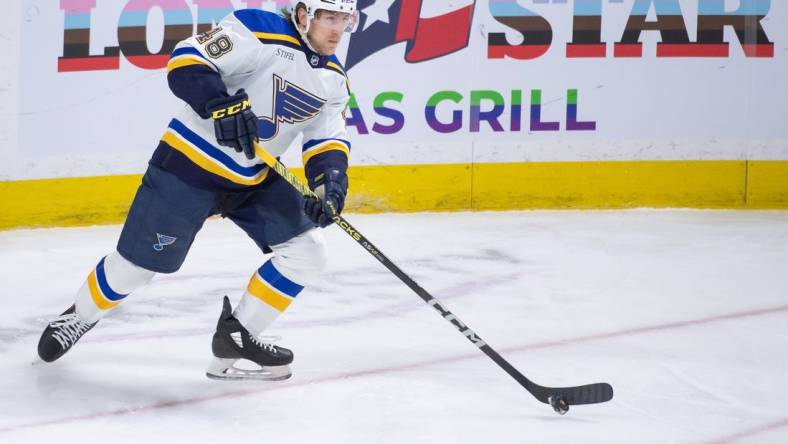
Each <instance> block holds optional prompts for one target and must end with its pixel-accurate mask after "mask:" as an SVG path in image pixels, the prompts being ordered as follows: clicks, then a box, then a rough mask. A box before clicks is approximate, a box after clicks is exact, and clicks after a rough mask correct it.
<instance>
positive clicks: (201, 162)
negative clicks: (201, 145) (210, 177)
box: [161, 130, 270, 185]
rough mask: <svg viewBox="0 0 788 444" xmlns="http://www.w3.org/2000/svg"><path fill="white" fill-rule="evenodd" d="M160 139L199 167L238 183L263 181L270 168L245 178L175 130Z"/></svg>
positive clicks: (252, 183)
mask: <svg viewBox="0 0 788 444" xmlns="http://www.w3.org/2000/svg"><path fill="white" fill-rule="evenodd" d="M161 140H162V141H163V142H164V143H166V144H167V145H169V146H171V147H172V148H174V149H176V150H178V151H180V152H181V153H182V154H183V155H184V156H186V157H188V158H189V160H191V161H192V162H194V163H195V164H197V165H198V166H199V167H200V168H202V169H204V170H206V171H209V172H211V173H213V174H216V175H217V176H221V177H224V178H225V179H227V180H229V181H231V182H233V183H237V184H240V185H257V184H259V183H260V182H262V181H264V180H265V178H266V177H268V172H269V171H270V169H269V168H268V167H266V168H264V169H263V170H262V171H261V172H260V175H259V176H257V177H256V178H252V179H249V178H245V177H242V176H239V175H237V174H235V173H233V172H230V171H228V170H227V169H225V168H224V167H222V166H220V165H219V164H218V163H216V162H215V161H214V160H212V159H211V158H210V157H208V156H206V155H205V154H203V153H202V152H200V151H198V150H196V149H195V148H194V147H192V146H191V145H190V144H188V143H186V142H185V141H184V140H183V139H181V138H180V137H178V136H177V135H176V134H175V132H173V131H172V130H168V131H167V132H166V133H164V136H163V137H162V138H161Z"/></svg>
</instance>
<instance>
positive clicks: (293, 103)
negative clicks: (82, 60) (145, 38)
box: [151, 9, 350, 189]
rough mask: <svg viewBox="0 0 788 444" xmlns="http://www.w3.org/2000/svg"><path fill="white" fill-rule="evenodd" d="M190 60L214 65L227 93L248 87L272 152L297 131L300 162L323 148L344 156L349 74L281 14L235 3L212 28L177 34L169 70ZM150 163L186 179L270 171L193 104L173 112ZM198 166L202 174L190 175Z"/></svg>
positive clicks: (234, 185)
mask: <svg viewBox="0 0 788 444" xmlns="http://www.w3.org/2000/svg"><path fill="white" fill-rule="evenodd" d="M195 65H197V66H205V67H208V68H210V69H211V70H213V71H215V72H217V73H218V74H219V75H220V76H221V79H222V81H223V82H224V84H225V85H226V87H227V91H228V92H229V94H235V93H236V91H237V90H239V89H241V88H243V89H244V90H245V91H246V93H247V94H248V95H249V101H250V103H251V107H252V111H254V113H255V114H256V115H257V117H258V120H259V124H258V130H259V131H258V135H259V138H260V143H261V144H262V145H263V146H264V147H265V149H266V150H268V151H269V152H270V153H271V154H273V155H274V156H279V155H281V154H283V153H284V152H285V150H287V148H288V147H289V146H290V145H291V143H292V142H293V140H294V139H295V138H296V137H297V136H298V135H299V134H303V161H304V165H305V166H307V165H308V163H309V162H310V161H311V160H313V159H315V158H316V157H318V156H320V155H321V154H324V153H328V152H335V153H334V155H336V152H339V153H343V154H344V156H345V158H344V160H345V161H346V159H347V157H348V156H349V154H350V143H349V142H348V140H347V133H346V127H345V118H344V110H345V107H346V106H347V102H348V100H349V88H348V80H347V76H346V74H345V72H344V69H343V68H342V65H341V64H340V63H339V61H338V60H337V59H336V57H334V56H329V57H325V56H319V55H317V54H315V53H313V52H312V51H310V50H309V49H308V48H307V47H306V45H305V44H304V42H303V41H302V40H301V38H300V36H299V35H298V33H297V31H296V29H295V27H294V26H293V25H292V24H291V23H290V22H288V21H287V20H286V19H285V18H283V17H281V16H279V15H276V14H273V13H270V12H265V11H261V10H254V9H245V10H239V11H235V12H234V13H232V14H230V15H228V16H227V17H226V18H224V19H223V20H222V21H221V22H220V23H219V25H218V26H217V27H216V28H214V29H212V30H210V31H208V32H205V33H203V34H199V35H196V36H193V37H191V38H189V39H186V40H184V41H182V42H180V43H179V44H178V45H177V46H176V48H175V50H174V51H173V53H172V56H171V58H170V61H169V64H168V65H167V71H168V73H172V72H173V71H174V70H179V69H184V68H187V67H193V66H195ZM194 83H195V84H194V85H193V87H194V88H199V82H194ZM190 87H191V86H190ZM151 163H153V164H159V165H163V164H166V169H168V170H170V171H173V170H174V172H175V173H176V174H178V175H180V176H184V175H186V176H188V177H189V178H190V179H192V180H189V181H190V182H199V183H205V184H210V185H209V187H211V188H213V187H218V188H225V189H238V188H245V187H248V186H254V185H257V184H260V183H261V182H262V181H263V180H264V179H265V178H266V177H267V175H268V168H267V167H266V166H265V165H264V164H263V163H262V161H260V160H259V159H253V160H249V159H247V158H246V157H245V156H244V154H243V153H237V152H236V151H235V150H233V149H232V148H229V147H224V146H221V145H219V144H218V143H217V141H216V137H215V135H214V122H213V120H212V119H210V118H208V119H205V118H203V117H201V116H200V115H199V114H198V113H197V112H195V110H194V109H193V108H192V107H191V106H186V107H184V109H183V110H182V111H181V112H180V113H178V114H177V116H176V117H175V118H174V119H172V121H171V122H170V124H169V127H168V128H167V131H166V132H165V134H164V136H163V137H162V140H161V143H160V145H159V148H158V149H157V153H155V154H154V157H153V159H152V160H151ZM201 174H202V175H206V176H205V177H195V176H198V175H201ZM217 176H218V177H217Z"/></svg>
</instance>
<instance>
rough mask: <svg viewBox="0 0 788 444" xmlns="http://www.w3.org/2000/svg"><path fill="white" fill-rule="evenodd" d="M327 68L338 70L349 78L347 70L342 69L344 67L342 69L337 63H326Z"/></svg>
mask: <svg viewBox="0 0 788 444" xmlns="http://www.w3.org/2000/svg"><path fill="white" fill-rule="evenodd" d="M326 66H328V67H331V68H334V69H336V70H337V71H339V72H341V73H342V75H343V76H345V77H347V74H345V70H344V69H342V67H340V66H339V65H337V64H336V63H334V62H328V63H326Z"/></svg>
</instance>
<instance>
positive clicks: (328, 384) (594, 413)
mask: <svg viewBox="0 0 788 444" xmlns="http://www.w3.org/2000/svg"><path fill="white" fill-rule="evenodd" d="M348 219H350V220H351V222H353V223H354V224H355V225H356V226H357V228H359V229H360V230H361V231H362V233H364V234H365V235H366V236H367V237H368V238H370V239H371V240H372V241H373V242H375V243H376V244H377V246H378V247H379V248H380V249H381V250H382V251H383V252H384V253H385V254H386V255H388V257H389V258H391V259H392V261H393V262H394V263H396V264H398V265H399V266H401V267H402V268H403V269H404V270H405V271H406V272H407V273H409V274H410V276H411V277H413V278H414V279H415V280H416V281H417V282H419V283H420V284H421V285H422V286H424V287H425V288H426V289H427V290H428V291H430V292H431V293H432V294H433V295H434V296H436V297H438V298H439V299H440V300H441V301H442V302H444V304H445V305H446V306H447V307H448V308H449V309H450V310H452V311H453V312H454V313H455V314H456V315H457V316H458V317H459V318H460V319H461V320H463V321H464V322H465V323H466V324H468V325H469V326H470V327H471V328H473V329H474V330H476V332H477V333H478V334H479V335H480V336H481V337H482V338H483V339H484V340H486V341H487V342H488V343H489V344H490V345H491V346H492V347H493V348H495V349H496V350H497V351H499V352H500V353H501V354H502V355H503V356H504V357H505V358H506V359H508V360H509V361H510V362H511V363H512V364H513V365H515V366H516V367H517V368H518V369H519V370H520V371H522V372H523V373H524V374H525V375H526V376H528V377H529V378H531V379H532V380H534V381H536V382H538V383H540V384H543V385H554V386H562V385H577V384H586V383H592V382H602V381H605V382H610V383H611V384H612V385H613V387H614V389H615V391H616V392H615V393H616V395H615V398H614V399H613V401H611V402H609V403H606V404H600V405H592V406H575V407H573V408H572V409H571V410H570V412H569V413H568V414H567V415H566V416H563V417H561V416H558V415H556V414H555V413H553V411H552V409H551V408H550V407H549V406H547V405H544V404H541V403H539V402H537V401H536V400H534V399H533V398H532V397H531V396H530V395H529V394H528V393H527V392H526V391H525V390H523V389H522V388H521V387H520V386H519V385H518V384H517V383H515V382H514V380H513V379H511V378H510V377H509V376H508V375H507V374H506V373H504V372H503V371H502V370H501V369H499V368H498V367H497V366H496V365H495V364H494V363H493V362H492V361H491V360H490V359H489V358H487V357H486V356H484V355H483V354H482V353H481V352H479V351H478V350H477V349H476V348H475V347H473V346H472V345H471V344H470V343H469V342H468V341H467V340H466V339H465V338H463V337H462V335H460V334H459V333H458V332H457V331H456V330H455V329H454V328H453V327H452V326H451V325H449V324H448V323H447V322H446V321H445V320H443V319H441V318H440V317H439V316H438V315H437V313H436V312H435V311H434V310H433V309H432V308H430V307H428V306H426V305H425V304H424V303H423V302H422V301H421V300H420V299H419V298H418V297H417V296H416V295H415V294H413V293H412V292H411V290H409V289H408V288H407V287H406V286H405V285H404V284H402V283H401V282H400V281H398V280H396V278H395V277H394V276H393V275H392V274H391V273H390V272H389V271H387V270H386V269H385V268H384V267H383V266H382V265H380V264H379V263H378V262H377V261H376V260H375V259H374V258H372V257H371V256H370V255H368V254H367V253H366V252H365V251H364V250H363V249H362V248H361V247H359V246H358V245H356V244H355V243H354V242H353V241H352V240H351V239H349V238H348V237H347V236H345V235H344V234H343V233H342V232H341V231H339V230H337V229H336V228H333V227H332V228H330V229H327V230H326V236H327V238H328V243H329V246H330V257H331V261H330V264H329V268H328V270H327V273H326V275H325V277H324V278H323V279H322V280H321V281H320V283H319V284H318V285H316V286H315V287H313V288H309V289H307V290H306V291H305V292H303V293H302V294H301V295H299V297H298V298H297V301H296V303H295V304H294V305H293V306H292V307H291V309H290V310H289V312H288V313H286V315H285V316H283V317H282V318H281V319H280V320H279V321H278V322H277V323H276V324H275V325H274V326H273V328H272V329H271V333H273V334H278V335H282V336H283V340H282V343H281V344H282V345H285V346H287V347H290V348H292V349H293V350H294V351H295V355H296V360H295V362H294V365H293V370H294V377H293V378H292V379H290V380H289V381H286V382H268V383H261V382H240V383H239V382H221V381H213V380H209V379H207V378H206V377H205V376H204V371H205V368H206V366H207V364H208V362H209V361H210V337H211V335H212V333H213V328H214V322H216V319H217V317H218V315H219V309H220V301H221V296H222V295H224V294H228V295H230V296H231V299H232V300H233V301H234V302H235V301H237V300H238V298H239V297H240V294H241V292H242V291H243V289H244V287H245V286H246V283H247V281H248V279H249V277H250V276H251V274H252V273H253V271H254V270H255V269H256V268H257V267H259V266H260V265H261V264H262V263H263V262H264V257H263V256H262V254H261V253H260V252H259V251H258V250H257V249H256V247H255V246H254V244H253V243H252V242H251V241H250V240H249V239H248V238H247V237H246V235H245V234H244V233H243V232H241V231H240V230H239V229H237V228H236V227H234V226H233V225H232V224H231V223H230V222H228V221H222V220H211V221H209V222H208V223H207V224H206V226H205V228H204V229H203V231H202V232H201V233H200V235H199V236H198V238H197V241H196V242H195V244H194V246H193V248H192V251H191V253H190V256H189V257H188V258H187V260H186V263H185V264H184V266H183V268H182V269H181V271H179V272H178V273H176V274H173V275H159V276H157V277H156V278H155V279H154V281H153V283H152V284H151V285H149V286H148V287H146V288H144V289H142V290H140V291H138V292H137V293H135V294H133V295H132V296H130V297H129V298H128V299H127V300H126V301H125V302H124V303H123V304H121V306H120V307H119V308H118V309H117V310H116V311H114V312H113V313H112V314H111V315H110V316H108V317H107V318H105V319H104V320H102V321H101V322H100V323H99V325H98V326H97V327H96V328H95V329H94V330H92V331H91V332H89V333H88V335H87V336H85V338H83V340H82V341H81V342H80V343H79V344H78V345H77V346H76V348H74V349H73V350H72V351H71V352H70V353H69V354H68V355H66V356H65V357H64V358H62V359H61V360H60V361H58V362H56V363H54V364H40V365H35V366H34V365H31V362H32V360H33V358H34V356H35V346H36V342H37V340H38V335H39V334H40V331H41V330H42V329H43V327H44V325H45V322H46V319H47V317H49V316H52V315H54V314H58V313H60V312H61V311H63V310H64V309H65V308H67V307H68V306H69V305H70V304H71V303H72V301H73V295H74V293H75V292H76V290H77V289H78V288H79V286H80V285H81V283H82V281H83V280H84V279H85V277H86V275H87V273H88V272H89V271H90V270H91V268H92V267H93V266H95V264H96V262H97V261H98V259H99V258H100V257H101V256H103V255H104V254H107V253H108V252H110V251H111V250H112V249H113V248H114V245H115V242H116V239H117V236H118V234H119V231H120V227H119V226H109V227H92V228H74V229H46V230H16V231H7V232H0V282H2V283H3V286H4V288H3V290H4V296H3V297H2V302H3V304H2V307H3V309H2V313H3V316H2V321H0V374H1V375H2V378H0V442H2V443H28V442H57V443H72V442H73V443H86V442H111V443H113V444H119V443H140V442H150V443H158V442H188V443H200V442H211V443H217V442H222V443H224V442H226V443H239V444H240V443H252V442H260V443H280V442H282V443H285V442H286V443H318V442H319V443H444V442H446V443H448V442H451V443H551V444H552V443H673V442H675V443H728V442H737V443H738V442H746V443H786V442H788V407H786V406H787V405H788V384H786V377H788V360H786V356H785V355H786V351H788V213H786V212H725V211H652V210H637V211H623V212H622V211H600V212H570V211H567V212H503V213H459V214H457V213H454V214H410V215H374V216H366V215H349V216H348Z"/></svg>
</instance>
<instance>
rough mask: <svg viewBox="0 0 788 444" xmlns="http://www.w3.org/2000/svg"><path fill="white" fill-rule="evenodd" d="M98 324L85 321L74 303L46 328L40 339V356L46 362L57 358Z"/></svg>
mask: <svg viewBox="0 0 788 444" xmlns="http://www.w3.org/2000/svg"><path fill="white" fill-rule="evenodd" d="M96 324H97V323H96V322H94V323H92V324H89V323H87V322H85V321H83V320H82V318H80V317H79V314H77V312H76V310H75V308H74V306H73V305H72V306H71V307H70V308H69V309H68V310H66V311H65V312H63V314H61V315H60V316H58V317H57V318H55V319H53V320H52V321H50V323H49V325H47V328H45V329H44V333H42V334H41V339H39V341H38V356H40V357H41V360H42V361H45V362H52V361H55V360H57V359H58V358H60V357H61V356H63V355H64V354H66V352H67V351H69V350H70V349H71V347H73V346H74V344H76V343H77V341H79V338H81V337H82V335H84V334H85V333H87V332H88V330H90V329H91V328H93V326H94V325H96Z"/></svg>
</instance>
